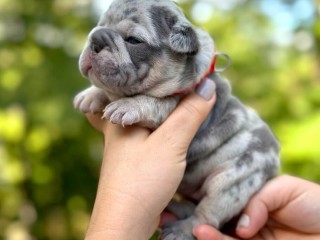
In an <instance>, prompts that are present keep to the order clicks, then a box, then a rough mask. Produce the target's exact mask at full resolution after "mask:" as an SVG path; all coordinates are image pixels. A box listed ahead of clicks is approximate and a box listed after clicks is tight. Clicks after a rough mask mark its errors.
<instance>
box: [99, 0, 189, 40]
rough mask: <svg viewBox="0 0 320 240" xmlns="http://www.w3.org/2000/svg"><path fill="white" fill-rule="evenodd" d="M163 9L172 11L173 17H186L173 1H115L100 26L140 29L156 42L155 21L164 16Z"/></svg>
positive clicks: (127, 29) (102, 18) (125, 29)
mask: <svg viewBox="0 0 320 240" xmlns="http://www.w3.org/2000/svg"><path fill="white" fill-rule="evenodd" d="M163 9H166V11H170V12H171V13H172V14H170V15H172V16H184V15H183V13H182V12H181V11H180V9H179V8H178V7H177V5H176V4H175V3H174V2H172V1H171V0H114V1H113V3H112V4H111V5H110V7H109V9H108V10H107V11H106V12H105V13H104V15H103V16H102V17H101V19H100V21H99V23H98V25H100V26H106V27H110V28H115V27H117V28H121V30H122V31H129V29H132V28H139V30H140V31H146V32H147V34H148V35H149V38H152V39H150V41H155V40H156V38H157V29H156V28H155V25H156V24H155V21H157V20H158V19H159V17H160V15H162V14H163ZM161 10H162V11H161Z"/></svg>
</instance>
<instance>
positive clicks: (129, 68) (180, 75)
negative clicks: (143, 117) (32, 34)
mask: <svg viewBox="0 0 320 240" xmlns="http://www.w3.org/2000/svg"><path fill="white" fill-rule="evenodd" d="M213 56H214V46H213V41H212V40H211V38H210V36H209V35H208V34H207V33H206V32H204V31H202V30H200V29H195V28H194V27H193V26H192V25H191V24H190V23H189V21H187V19H186V18H185V16H184V15H183V13H182V12H181V11H180V10H179V9H178V7H177V6H176V5H175V4H174V3H173V2H172V1H170V0H116V1H114V2H113V4H112V5H111V6H110V8H109V9H108V11H107V12H106V13H105V14H104V15H103V16H102V17H101V19H100V21H99V23H98V25H97V26H96V27H95V28H94V29H93V30H92V31H91V33H90V34H89V37H88V41H87V44H86V47H85V48H84V50H83V52H82V54H81V57H80V71H81V73H82V74H83V75H84V76H86V77H88V78H89V79H90V80H91V82H92V83H93V84H94V85H95V86H97V87H100V88H102V89H104V90H105V91H106V92H108V93H109V94H111V95H113V96H116V97H121V96H130V95H135V94H140V93H143V94H146V95H150V96H155V97H164V96H168V95H170V94H173V93H174V92H177V91H179V90H181V89H185V88H188V87H190V86H191V85H193V84H194V83H196V82H198V81H200V79H201V77H203V75H204V74H205V73H206V71H207V70H208V69H209V67H210V64H211V61H212V58H213Z"/></svg>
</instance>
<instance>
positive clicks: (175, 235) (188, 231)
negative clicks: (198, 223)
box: [161, 219, 195, 240]
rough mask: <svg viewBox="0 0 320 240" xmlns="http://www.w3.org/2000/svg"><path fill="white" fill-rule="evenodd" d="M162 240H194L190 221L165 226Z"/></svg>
mask: <svg viewBox="0 0 320 240" xmlns="http://www.w3.org/2000/svg"><path fill="white" fill-rule="evenodd" d="M161 239H162V240H194V239H195V238H194V237H193V235H192V224H191V222H190V221H189V219H186V220H182V221H176V222H172V223H168V224H165V226H164V228H163V230H162V231H161Z"/></svg>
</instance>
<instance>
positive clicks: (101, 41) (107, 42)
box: [91, 28, 117, 53]
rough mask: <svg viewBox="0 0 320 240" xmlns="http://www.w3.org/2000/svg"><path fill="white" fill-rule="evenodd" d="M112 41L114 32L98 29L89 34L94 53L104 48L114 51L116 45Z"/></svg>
mask: <svg viewBox="0 0 320 240" xmlns="http://www.w3.org/2000/svg"><path fill="white" fill-rule="evenodd" d="M114 39H115V32H114V31H112V30H110V29H104V28H100V29H98V30H96V31H95V32H93V33H92V34H91V49H92V51H94V52H96V53H99V52H101V50H102V49H104V48H106V47H109V48H110V49H116V48H117V45H116V44H115V42H114Z"/></svg>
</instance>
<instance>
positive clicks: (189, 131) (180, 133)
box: [156, 79, 216, 147]
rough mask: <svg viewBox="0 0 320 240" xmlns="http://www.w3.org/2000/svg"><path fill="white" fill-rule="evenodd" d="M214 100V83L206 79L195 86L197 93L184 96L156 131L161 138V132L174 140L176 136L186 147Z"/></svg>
mask: <svg viewBox="0 0 320 240" xmlns="http://www.w3.org/2000/svg"><path fill="white" fill-rule="evenodd" d="M215 100H216V96H215V83H214V82H213V81H212V80H210V79H206V80H204V81H203V83H202V84H201V85H200V86H199V87H198V88H197V94H196V93H192V94H190V95H188V96H187V97H186V98H184V99H183V100H182V101H181V102H180V103H179V105H178V107H177V108H176V109H175V110H174V111H173V113H172V114H171V115H170V116H169V118H168V119H167V120H166V121H165V122H164V123H163V124H162V125H161V126H160V127H159V128H158V129H157V131H156V133H158V136H159V137H160V138H163V134H164V135H168V134H169V135H170V136H171V137H173V138H174V140H177V137H178V138H179V139H181V140H183V141H184V142H185V145H186V147H187V146H188V145H189V144H190V142H191V140H192V139H193V137H194V136H195V134H196V132H197V131H198V129H199V127H200V125H201V124H202V123H203V121H204V120H205V119H206V117H207V116H208V114H209V112H210V110H211V109H212V107H213V105H214V102H215ZM170 136H169V139H170ZM167 138H168V137H167Z"/></svg>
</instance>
